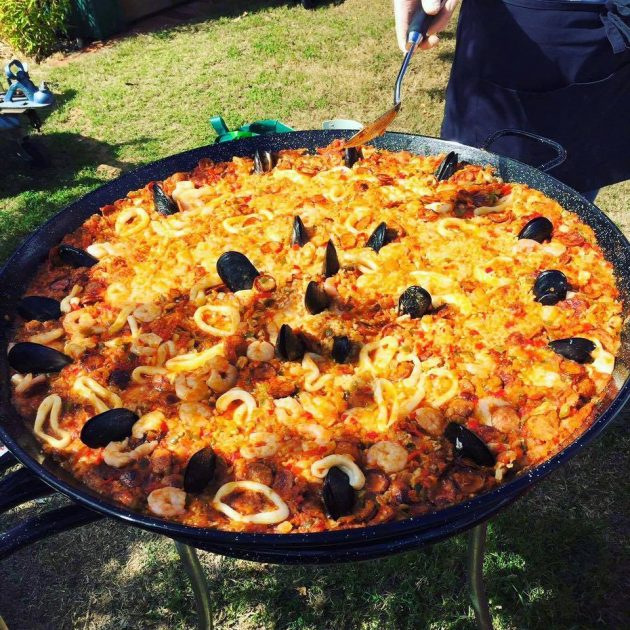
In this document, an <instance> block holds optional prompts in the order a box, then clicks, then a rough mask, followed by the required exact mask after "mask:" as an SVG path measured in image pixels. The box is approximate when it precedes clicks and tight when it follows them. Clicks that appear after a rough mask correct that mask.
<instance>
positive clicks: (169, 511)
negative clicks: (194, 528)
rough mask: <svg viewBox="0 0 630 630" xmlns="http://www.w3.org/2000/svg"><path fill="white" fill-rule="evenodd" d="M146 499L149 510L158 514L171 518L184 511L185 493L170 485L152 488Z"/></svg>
mask: <svg viewBox="0 0 630 630" xmlns="http://www.w3.org/2000/svg"><path fill="white" fill-rule="evenodd" d="M147 501H148V504H149V509H150V510H151V512H153V514H157V515H158V516H165V517H166V518H172V517H173V516H177V515H178V514H183V513H184V512H185V511H186V493H185V492H184V491H183V490H180V489H179V488H173V487H172V486H167V487H166V488H158V489H157V490H154V491H153V492H152V493H151V494H150V495H149V496H148V498H147Z"/></svg>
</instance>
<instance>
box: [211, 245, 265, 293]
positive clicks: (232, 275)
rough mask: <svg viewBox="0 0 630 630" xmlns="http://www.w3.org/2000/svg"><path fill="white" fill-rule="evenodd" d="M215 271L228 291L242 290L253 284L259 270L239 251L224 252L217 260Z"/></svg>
mask: <svg viewBox="0 0 630 630" xmlns="http://www.w3.org/2000/svg"><path fill="white" fill-rule="evenodd" d="M217 273H218V274H219V277H220V278H221V280H223V282H224V283H225V285H226V286H227V287H228V289H230V291H234V292H236V291H243V290H245V289H251V288H252V286H254V280H255V279H256V278H257V277H258V276H259V275H260V272H259V271H258V269H256V267H254V265H253V264H252V263H251V261H250V260H249V258H247V256H245V254H241V252H234V251H231V252H225V253H224V254H221V255H220V256H219V259H218V260H217Z"/></svg>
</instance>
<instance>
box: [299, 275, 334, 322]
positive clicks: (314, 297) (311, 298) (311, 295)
mask: <svg viewBox="0 0 630 630" xmlns="http://www.w3.org/2000/svg"><path fill="white" fill-rule="evenodd" d="M331 303H332V299H331V297H330V295H328V293H326V291H324V289H323V287H321V286H320V285H319V284H318V283H317V282H315V281H314V280H311V281H310V282H309V283H308V285H307V287H306V294H305V295H304V306H306V310H307V311H308V312H309V313H310V314H311V315H317V314H318V313H321V312H322V311H325V310H326V309H327V308H328V307H329V306H330V305H331Z"/></svg>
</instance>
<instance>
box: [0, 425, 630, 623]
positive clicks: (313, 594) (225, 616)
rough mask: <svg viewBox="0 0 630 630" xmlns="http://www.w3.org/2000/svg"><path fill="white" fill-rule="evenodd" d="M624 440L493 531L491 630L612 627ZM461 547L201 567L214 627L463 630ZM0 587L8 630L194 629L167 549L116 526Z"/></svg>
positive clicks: (64, 544) (104, 526)
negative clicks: (618, 467)
mask: <svg viewBox="0 0 630 630" xmlns="http://www.w3.org/2000/svg"><path fill="white" fill-rule="evenodd" d="M629 442H630V436H629V435H628V429H627V428H625V427H624V426H623V425H622V424H620V423H618V424H616V425H615V426H613V427H611V429H610V430H609V431H608V432H607V435H606V436H605V437H604V439H602V440H600V442H599V443H598V444H596V445H595V446H593V447H591V448H590V449H587V451H586V452H585V453H583V454H582V455H581V456H580V458H579V460H578V461H574V462H571V463H569V464H568V465H567V466H565V467H564V468H563V469H561V470H560V471H559V472H557V473H556V474H555V475H553V476H552V478H550V479H549V480H547V481H546V482H544V483H543V484H541V485H540V486H538V487H537V488H536V489H535V490H534V491H532V492H531V493H529V494H528V495H527V496H525V497H523V498H522V499H521V500H519V501H518V502H517V503H516V504H515V505H514V506H512V507H510V508H509V509H508V510H506V511H505V512H503V513H502V514H500V515H499V516H498V517H496V518H495V519H494V520H493V521H492V523H491V526H490V533H489V538H488V553H487V555H486V564H485V575H486V587H487V591H488V594H489V597H490V602H491V609H492V613H493V615H494V616H495V619H496V622H497V626H500V627H519V628H544V627H549V628H554V629H563V628H567V629H568V628H575V627H593V626H595V625H598V624H600V625H603V627H611V628H617V627H619V628H621V627H623V624H624V619H627V613H628V610H627V600H626V596H625V594H626V593H627V583H626V582H625V581H626V580H627V575H628V573H627V569H628V567H627V564H624V562H626V563H627V555H626V556H624V552H623V534H622V533H621V532H619V531H618V530H617V527H616V523H617V522H618V521H617V519H618V518H622V520H623V518H624V517H623V514H624V512H625V510H626V509H627V496H626V495H625V492H624V487H623V484H622V483H618V484H617V483H616V482H615V479H616V478H617V474H619V475H621V477H622V478H623V471H617V472H616V473H615V472H614V471H612V470H611V468H610V466H609V465H608V464H609V462H611V461H614V462H622V463H624V462H625V463H627V456H626V454H625V453H626V450H627V448H628V443H629ZM598 467H601V470H600V469H598ZM626 518H627V517H626ZM465 548H466V539H465V537H464V536H458V537H456V538H453V539H450V540H448V541H445V542H443V543H440V544H438V545H435V546H433V547H430V548H427V549H425V550H421V551H418V552H409V553H406V554H403V555H401V556H396V557H392V558H387V559H384V560H378V561H372V562H368V563H355V564H346V565H334V566H328V567H283V566H273V565H260V564H255V563H251V562H243V561H237V560H231V559H226V558H219V557H217V556H212V555H210V554H205V553H204V554H201V556H202V559H203V562H204V564H205V566H206V574H207V577H208V582H209V586H210V591H211V594H212V598H213V600H214V606H215V618H216V620H217V626H218V627H223V626H225V627H248V628H249V627H255V628H263V627H264V628H278V629H280V628H282V629H292V630H293V629H297V628H309V629H310V628H313V629H314V628H317V629H320V628H331V629H332V628H334V629H335V630H343V629H346V628H347V629H350V628H357V627H365V628H379V627H380V628H383V627H384V628H394V629H395V628H425V627H448V628H458V629H463V628H474V621H473V616H472V612H471V609H470V606H469V599H468V592H467V588H466V582H465ZM18 576H19V578H18ZM0 580H1V581H2V584H3V588H2V589H0V614H2V615H3V616H4V617H5V619H6V621H7V623H8V624H9V627H11V628H12V630H19V628H29V629H30V628H33V629H35V628H48V627H51V628H52V627H54V628H66V627H68V628H72V627H86V628H99V629H108V628H112V629H113V628H120V627H169V628H170V627H183V628H188V627H191V628H192V627H194V626H195V621H196V616H195V612H194V606H193V602H192V594H191V591H190V588H189V585H188V581H187V579H186V576H185V574H184V572H183V569H182V567H181V565H180V564H179V562H178V559H177V555H176V553H175V551H174V549H173V546H172V545H171V544H170V542H169V541H168V540H166V539H163V538H160V537H157V536H154V535H151V534H148V533H146V532H141V531H139V530H137V529H133V528H130V527H126V526H124V525H122V524H121V523H117V522H114V521H103V522H101V523H99V524H94V525H90V526H87V527H84V528H82V529H81V530H77V531H75V532H69V533H66V534H63V535H60V536H58V537H57V538H56V539H54V541H53V540H51V541H45V542H42V543H40V544H38V545H36V546H33V547H32V548H31V549H29V550H23V551H21V552H19V553H18V554H15V555H14V556H12V557H11V558H9V559H7V560H6V561H4V562H3V563H2V564H0ZM33 595H36V596H35V597H33ZM16 602H20V604H19V605H17V604H16Z"/></svg>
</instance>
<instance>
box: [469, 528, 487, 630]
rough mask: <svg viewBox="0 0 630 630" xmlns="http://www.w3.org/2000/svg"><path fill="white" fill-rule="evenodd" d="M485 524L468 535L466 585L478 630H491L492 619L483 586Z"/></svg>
mask: <svg viewBox="0 0 630 630" xmlns="http://www.w3.org/2000/svg"><path fill="white" fill-rule="evenodd" d="M486 530H487V524H486V523H481V525H477V527H475V528H474V529H471V530H470V532H469V533H468V584H469V588H470V597H471V599H472V605H473V608H474V610H475V619H476V620H477V627H478V628H479V630H492V617H491V616H490V607H489V606H488V598H487V596H486V589H485V587H484V584H483V556H484V552H485V545H486Z"/></svg>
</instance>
